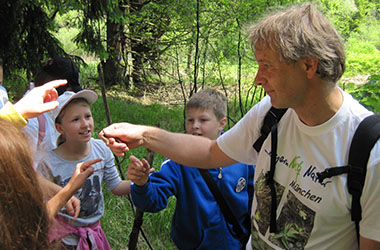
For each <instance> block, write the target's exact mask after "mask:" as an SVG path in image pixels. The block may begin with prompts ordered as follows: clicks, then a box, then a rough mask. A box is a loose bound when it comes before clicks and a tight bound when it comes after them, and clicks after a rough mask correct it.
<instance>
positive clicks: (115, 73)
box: [103, 17, 125, 86]
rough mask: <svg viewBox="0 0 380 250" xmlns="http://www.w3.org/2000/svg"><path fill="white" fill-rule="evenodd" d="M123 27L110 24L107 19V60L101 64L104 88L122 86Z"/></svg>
mask: <svg viewBox="0 0 380 250" xmlns="http://www.w3.org/2000/svg"><path fill="white" fill-rule="evenodd" d="M123 27H124V25H121V24H117V23H114V22H112V21H111V20H110V19H109V18H108V17H107V53H108V55H109V56H108V58H107V60H106V62H105V63H104V64H103V71H104V81H105V84H106V86H112V85H124V84H125V83H124V77H123V72H124V71H123V67H122V66H121V65H122V64H121V61H122V58H123V57H122V41H123V40H124V39H123Z"/></svg>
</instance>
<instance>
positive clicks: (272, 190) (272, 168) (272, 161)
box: [265, 123, 278, 233]
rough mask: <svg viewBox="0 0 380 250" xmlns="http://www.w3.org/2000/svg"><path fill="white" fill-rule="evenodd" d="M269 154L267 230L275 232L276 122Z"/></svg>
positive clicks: (273, 127) (272, 130)
mask: <svg viewBox="0 0 380 250" xmlns="http://www.w3.org/2000/svg"><path fill="white" fill-rule="evenodd" d="M271 134H272V136H271V156H270V169H269V171H268V172H267V173H266V176H265V177H266V184H267V185H268V186H269V188H270V194H271V207H270V224H269V232H271V233H276V232H277V223H276V217H277V195H276V187H275V185H274V184H275V183H274V180H273V177H274V171H275V170H276V158H277V139H278V138H277V123H275V124H274V125H273V126H272V128H271Z"/></svg>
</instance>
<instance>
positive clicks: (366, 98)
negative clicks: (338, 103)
mask: <svg viewBox="0 0 380 250" xmlns="http://www.w3.org/2000/svg"><path fill="white" fill-rule="evenodd" d="M346 91H348V92H349V93H351V95H352V96H353V97H354V98H355V99H356V100H358V101H359V102H360V103H361V104H362V105H364V106H365V107H366V108H367V109H369V110H371V111H373V112H375V113H380V101H379V100H380V75H372V76H371V77H370V78H369V82H368V83H366V84H364V85H361V86H357V87H355V86H354V84H353V83H350V84H348V85H346Z"/></svg>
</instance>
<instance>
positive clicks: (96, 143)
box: [90, 138, 112, 154]
mask: <svg viewBox="0 0 380 250" xmlns="http://www.w3.org/2000/svg"><path fill="white" fill-rule="evenodd" d="M90 143H91V147H92V148H91V150H97V151H102V152H106V153H111V154H112V151H111V150H110V149H109V148H108V147H107V145H106V144H105V143H104V142H103V141H102V140H100V139H95V138H91V140H90Z"/></svg>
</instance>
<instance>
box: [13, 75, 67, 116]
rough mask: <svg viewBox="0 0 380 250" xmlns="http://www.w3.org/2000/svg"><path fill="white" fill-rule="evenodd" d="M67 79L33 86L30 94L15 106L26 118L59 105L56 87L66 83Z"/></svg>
mask: <svg viewBox="0 0 380 250" xmlns="http://www.w3.org/2000/svg"><path fill="white" fill-rule="evenodd" d="M66 83H67V81H66V80H55V81H51V82H48V83H46V84H44V85H42V86H40V87H36V88H33V89H32V90H31V91H30V92H29V93H28V94H26V95H25V96H24V97H23V98H21V99H20V100H19V101H18V102H17V103H16V104H14V108H15V109H16V110H17V112H19V113H20V114H21V115H22V116H23V117H24V118H25V119H29V118H33V117H36V116H38V115H40V114H42V113H44V112H47V111H50V110H53V109H55V108H56V107H58V105H59V103H58V102H57V98H58V92H57V90H56V89H55V88H57V87H59V86H62V85H65V84H66Z"/></svg>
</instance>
